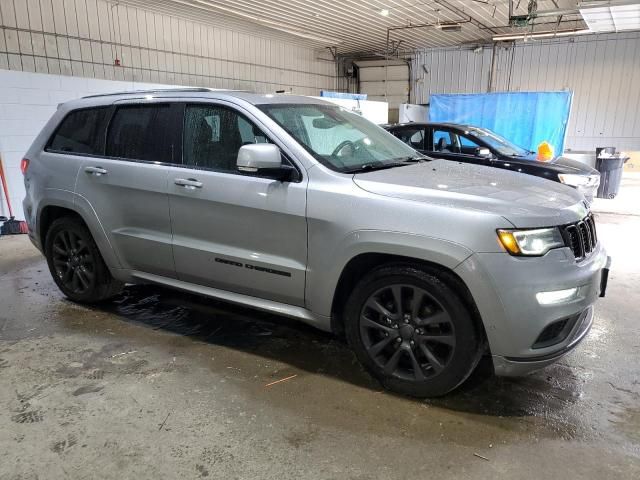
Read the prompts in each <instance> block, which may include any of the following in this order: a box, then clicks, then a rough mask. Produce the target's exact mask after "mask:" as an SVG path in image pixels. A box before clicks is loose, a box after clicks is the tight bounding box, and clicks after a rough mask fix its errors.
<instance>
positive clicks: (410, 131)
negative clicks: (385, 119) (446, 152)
mask: <svg viewBox="0 0 640 480" xmlns="http://www.w3.org/2000/svg"><path fill="white" fill-rule="evenodd" d="M393 134H394V135H395V136H396V137H398V138H399V139H400V140H402V141H403V142H404V143H406V144H407V145H409V146H411V147H413V148H415V149H416V150H424V149H425V146H424V128H420V127H411V128H401V129H398V130H394V132H393Z"/></svg>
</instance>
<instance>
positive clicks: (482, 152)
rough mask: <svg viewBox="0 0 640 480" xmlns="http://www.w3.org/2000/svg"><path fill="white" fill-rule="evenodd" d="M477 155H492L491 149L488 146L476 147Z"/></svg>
mask: <svg viewBox="0 0 640 480" xmlns="http://www.w3.org/2000/svg"><path fill="white" fill-rule="evenodd" d="M476 155H478V156H479V157H487V158H489V157H491V156H492V155H491V150H489V149H488V148H482V147H479V148H476Z"/></svg>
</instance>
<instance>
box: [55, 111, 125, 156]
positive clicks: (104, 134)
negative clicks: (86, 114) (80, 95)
mask: <svg viewBox="0 0 640 480" xmlns="http://www.w3.org/2000/svg"><path fill="white" fill-rule="evenodd" d="M112 108H113V105H94V106H91V107H81V108H74V109H73V110H69V111H68V112H67V113H66V114H65V116H64V117H63V118H62V120H60V122H58V125H57V126H56V128H55V129H54V131H53V133H52V134H51V135H50V136H49V138H48V139H47V142H46V143H45V147H44V149H43V151H45V152H47V153H55V154H58V155H71V156H75V157H92V158H97V157H98V158H100V157H104V153H105V150H106V142H107V127H108V125H109V123H110V122H111V117H112V115H113V112H112V111H111V109H112ZM100 109H104V110H106V114H105V117H104V119H103V120H102V123H103V125H102V126H101V129H102V130H103V132H102V137H103V138H102V141H101V142H100V152H101V153H81V152H67V151H64V150H56V149H54V148H51V144H52V143H53V140H54V138H55V137H56V136H57V135H58V132H59V131H60V129H61V128H62V125H63V124H64V122H65V121H66V120H67V119H68V118H69V117H70V116H71V115H73V114H75V113H78V112H83V111H86V110H100Z"/></svg>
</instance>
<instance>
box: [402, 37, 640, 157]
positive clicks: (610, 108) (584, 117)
mask: <svg viewBox="0 0 640 480" xmlns="http://www.w3.org/2000/svg"><path fill="white" fill-rule="evenodd" d="M491 59H492V50H491V49H490V48H484V49H482V51H479V52H477V53H474V52H473V51H472V50H469V49H466V50H461V49H440V50H430V51H424V52H420V53H418V54H417V55H416V56H415V59H414V62H413V69H412V70H413V82H412V84H413V87H414V92H413V98H414V102H415V103H427V102H428V101H429V95H430V94H431V93H479V92H487V91H489V88H490V87H489V81H490V79H491ZM491 83H492V89H493V91H540V90H566V89H568V90H572V91H573V92H574V99H573V106H572V111H571V117H570V121H569V126H568V131H567V142H566V146H567V148H570V149H573V150H593V149H594V148H595V147H598V146H609V145H611V146H616V147H618V149H620V150H640V119H638V112H639V111H640V34H639V33H628V34H617V35H597V36H596V35H594V36H583V37H575V38H573V39H563V40H556V41H545V42H530V43H518V44H517V45H516V46H515V47H514V46H510V47H506V48H505V47H499V48H498V49H497V50H496V59H495V68H494V74H493V79H492V82H491Z"/></svg>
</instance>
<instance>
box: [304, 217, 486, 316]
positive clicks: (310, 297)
mask: <svg viewBox="0 0 640 480" xmlns="http://www.w3.org/2000/svg"><path fill="white" fill-rule="evenodd" d="M309 253H310V255H309V266H308V271H307V286H306V292H305V293H306V305H307V308H308V309H309V310H311V311H313V312H314V313H316V314H318V315H323V316H327V317H328V316H330V315H331V305H332V303H333V297H334V293H335V290H336V287H337V285H338V281H339V279H340V275H341V274H342V272H343V271H344V268H345V267H346V266H347V264H348V263H349V261H350V260H352V259H353V258H355V257H357V256H358V255H361V254H365V253H380V254H389V255H395V256H403V257H408V258H415V259H418V260H424V261H427V262H431V263H435V264H438V265H442V266H444V267H447V268H449V269H451V270H453V269H454V268H456V267H457V266H458V265H460V263H462V262H464V261H465V260H466V259H467V258H469V257H470V256H471V255H472V253H473V252H472V251H471V250H469V249H468V248H467V247H465V246H463V245H460V244H458V243H455V242H451V241H449V240H444V239H440V238H434V237H428V236H424V235H416V234H411V233H403V232H393V231H384V230H358V231H354V232H351V233H349V234H348V235H347V236H346V237H345V238H344V239H343V240H342V241H341V242H339V243H338V244H336V245H335V246H334V248H333V249H332V252H331V255H330V256H331V259H332V260H331V262H327V261H326V257H325V256H323V257H322V258H319V257H318V256H314V255H313V253H312V252H309Z"/></svg>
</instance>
